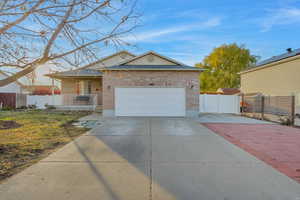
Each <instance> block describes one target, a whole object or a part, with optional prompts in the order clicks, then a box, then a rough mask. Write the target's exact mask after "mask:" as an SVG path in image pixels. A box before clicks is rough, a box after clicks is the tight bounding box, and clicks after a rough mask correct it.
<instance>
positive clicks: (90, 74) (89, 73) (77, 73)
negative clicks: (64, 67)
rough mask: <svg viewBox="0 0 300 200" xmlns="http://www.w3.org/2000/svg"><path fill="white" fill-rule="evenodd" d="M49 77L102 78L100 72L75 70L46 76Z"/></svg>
mask: <svg viewBox="0 0 300 200" xmlns="http://www.w3.org/2000/svg"><path fill="white" fill-rule="evenodd" d="M46 76H50V77H97V76H102V72H100V71H99V70H94V69H76V70H70V71H65V72H57V73H53V74H47V75H46Z"/></svg>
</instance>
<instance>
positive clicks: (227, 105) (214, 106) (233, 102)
mask: <svg viewBox="0 0 300 200" xmlns="http://www.w3.org/2000/svg"><path fill="white" fill-rule="evenodd" d="M199 101H200V103H199V106H200V108H199V110H200V112H204V113H233V114H238V113H240V96H237V95H214V94H201V95H200V98H199Z"/></svg>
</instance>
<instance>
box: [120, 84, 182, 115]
mask: <svg viewBox="0 0 300 200" xmlns="http://www.w3.org/2000/svg"><path fill="white" fill-rule="evenodd" d="M115 111H116V116H185V89H184V88H115Z"/></svg>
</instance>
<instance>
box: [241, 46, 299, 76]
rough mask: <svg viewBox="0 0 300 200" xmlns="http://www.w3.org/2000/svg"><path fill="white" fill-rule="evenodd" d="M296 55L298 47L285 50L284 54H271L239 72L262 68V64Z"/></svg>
mask: <svg viewBox="0 0 300 200" xmlns="http://www.w3.org/2000/svg"><path fill="white" fill-rule="evenodd" d="M298 55H300V48H299V49H295V50H293V51H292V52H287V53H284V54H281V55H278V56H273V57H271V58H268V59H266V60H263V61H261V62H258V63H257V64H256V66H254V67H249V68H247V69H245V70H243V71H241V72H239V74H243V73H247V72H251V71H254V70H258V69H261V68H264V65H267V64H270V63H274V62H277V61H280V60H283V59H286V58H290V57H294V56H298Z"/></svg>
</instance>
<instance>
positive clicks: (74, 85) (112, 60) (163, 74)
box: [47, 51, 202, 116]
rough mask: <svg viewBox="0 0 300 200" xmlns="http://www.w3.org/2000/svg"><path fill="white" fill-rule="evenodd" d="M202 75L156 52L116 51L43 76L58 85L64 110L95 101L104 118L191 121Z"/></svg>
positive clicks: (197, 107) (197, 70)
mask: <svg viewBox="0 0 300 200" xmlns="http://www.w3.org/2000/svg"><path fill="white" fill-rule="evenodd" d="M201 71H202V69H200V68H195V67H190V66H186V65H184V64H182V63H180V62H178V61H175V60H173V59H171V58H167V57H165V56H162V55H159V54H157V53H155V52H148V53H145V54H142V55H140V56H135V55H133V54H131V53H129V52H127V51H121V52H118V53H116V54H113V55H111V56H108V57H105V58H103V59H101V60H99V61H97V62H95V63H92V64H89V65H87V66H85V67H81V68H78V69H76V70H71V71H67V72H58V73H54V74H48V75H47V76H49V77H52V78H55V79H60V80H61V87H62V91H61V92H62V95H63V96H65V97H64V104H65V105H67V104H73V105H74V104H75V105H82V102H84V101H86V102H90V100H91V99H94V100H95V99H97V101H96V102H95V101H93V102H94V103H96V104H97V105H102V108H103V115H104V116H196V115H198V113H199V89H200V88H199V87H200V85H199V80H198V78H199V72H201ZM95 96H97V97H96V98H95ZM99 97H100V98H99Z"/></svg>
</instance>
